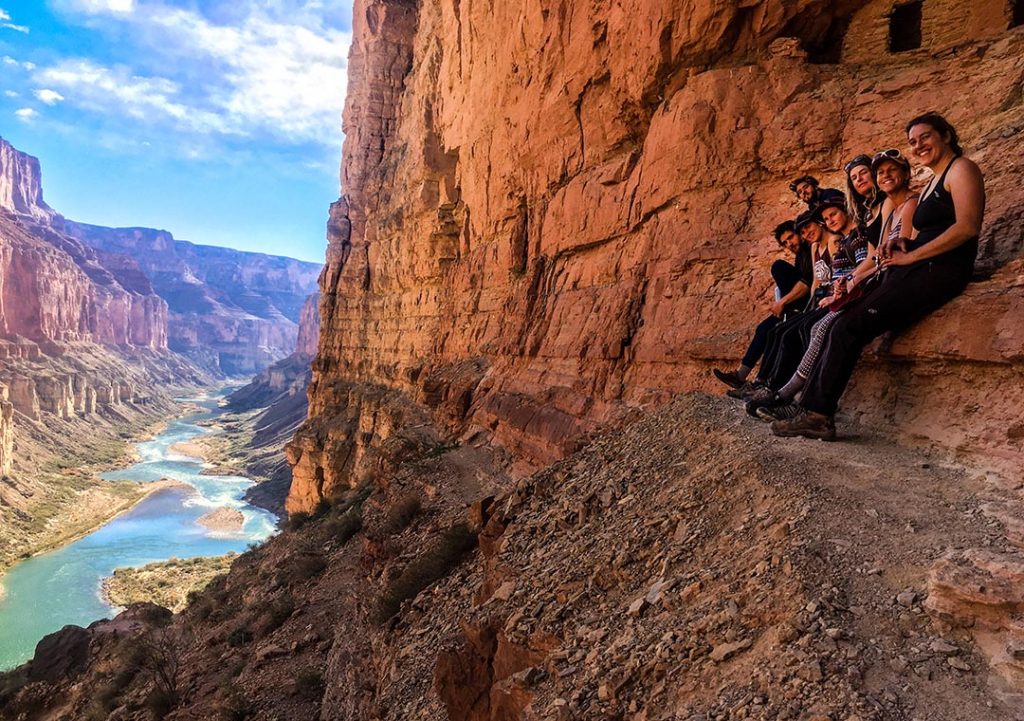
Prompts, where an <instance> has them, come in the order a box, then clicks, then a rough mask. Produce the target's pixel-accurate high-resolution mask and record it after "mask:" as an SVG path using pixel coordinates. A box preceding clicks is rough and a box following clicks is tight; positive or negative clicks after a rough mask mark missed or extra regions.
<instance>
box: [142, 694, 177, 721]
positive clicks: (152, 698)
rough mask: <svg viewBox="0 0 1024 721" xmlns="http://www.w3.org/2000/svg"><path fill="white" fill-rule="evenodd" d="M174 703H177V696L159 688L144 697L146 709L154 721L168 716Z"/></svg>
mask: <svg viewBox="0 0 1024 721" xmlns="http://www.w3.org/2000/svg"><path fill="white" fill-rule="evenodd" d="M176 703H178V697H177V695H176V694H175V693H173V692H169V691H166V690H165V689H162V688H160V687H159V686H157V687H156V688H154V689H153V690H152V691H150V692H149V695H148V696H146V709H147V710H148V711H149V714H150V716H151V717H152V718H153V719H155V720H156V721H160V719H162V718H164V717H165V716H166V715H167V714H169V713H170V712H171V709H173V708H174V705H175V704H176Z"/></svg>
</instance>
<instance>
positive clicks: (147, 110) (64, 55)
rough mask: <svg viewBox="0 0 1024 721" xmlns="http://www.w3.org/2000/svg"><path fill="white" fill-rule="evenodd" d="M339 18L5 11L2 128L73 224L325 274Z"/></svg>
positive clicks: (164, 4) (207, 8)
mask: <svg viewBox="0 0 1024 721" xmlns="http://www.w3.org/2000/svg"><path fill="white" fill-rule="evenodd" d="M0 2H2V0H0ZM336 5H337V7H333V6H332V9H331V10H329V11H328V10H326V9H324V8H322V7H320V3H308V2H300V1H299V0H283V1H282V2H275V3H269V4H268V3H264V2H256V1H255V0H250V1H242V2H238V1H232V2H220V1H215V2H208V3H203V4H202V7H201V8H197V7H196V4H195V3H192V2H185V1H184V0H51V1H50V2H45V1H44V0H27V1H26V2H19V3H18V7H17V13H16V16H15V17H13V18H12V13H11V12H8V11H7V10H0V13H2V14H0V24H2V28H0V33H3V34H2V35H0V56H2V58H3V60H2V62H3V63H4V65H5V66H6V68H7V72H5V73H4V77H3V80H2V81H0V82H3V84H4V85H3V87H2V88H0V90H2V91H3V96H2V97H0V116H2V115H4V114H6V115H8V117H11V116H13V117H14V118H16V119H17V120H18V121H19V122H17V123H14V124H13V130H12V131H10V132H9V133H8V134H9V136H10V137H11V139H12V140H14V142H15V143H16V144H18V145H19V146H21V147H24V148H26V149H29V150H30V151H31V152H33V154H36V155H38V156H40V157H41V158H42V160H43V161H44V163H45V164H46V165H47V167H48V168H50V169H51V170H50V175H51V178H52V179H55V180H56V183H53V182H51V187H52V188H53V191H52V194H53V195H54V196H56V197H57V199H58V202H59V204H60V205H61V207H62V208H64V209H66V210H67V211H68V212H70V213H71V214H72V215H73V216H74V217H76V218H78V219H81V220H86V221H90V222H97V223H103V224H106V225H139V224H145V225H151V226H156V227H173V228H174V229H175V230H176V231H178V232H180V233H182V234H184V235H185V236H186V237H193V238H196V239H197V240H202V241H204V242H214V243H218V244H222V245H228V246H232V247H238V248H243V249H247V250H262V251H267V252H288V253H289V254H292V255H297V256H300V257H303V258H307V259H310V260H320V259H321V258H322V252H323V240H322V237H323V230H322V228H323V208H324V207H326V206H327V205H328V203H329V202H330V201H331V200H333V199H335V198H336V197H337V192H338V188H337V167H338V160H339V155H340V145H341V134H340V131H339V127H338V126H339V117H340V112H341V107H342V105H343V104H344V95H345V70H346V65H347V55H348V47H349V44H350V28H349V16H350V12H351V9H350V5H349V6H348V7H346V5H347V3H345V2H339V3H337V4H336ZM8 26H17V28H18V29H21V30H24V31H25V32H15V31H14V30H13V29H11V28H9V27H8ZM3 28H6V29H3ZM69 147H70V148H72V149H73V150H74V152H71V153H68V148H69ZM65 180H66V181H67V182H64V181H65ZM85 186H90V190H87V191H85V192H84V193H83V192H81V189H82V188H83V187H85ZM71 187H74V188H76V192H75V194H74V195H65V194H64V193H65V191H64V188H71Z"/></svg>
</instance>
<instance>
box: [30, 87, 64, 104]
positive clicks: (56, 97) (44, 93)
mask: <svg viewBox="0 0 1024 721" xmlns="http://www.w3.org/2000/svg"><path fill="white" fill-rule="evenodd" d="M34 95H35V96H36V98H37V99H38V100H39V101H41V102H43V103H46V104H47V105H56V104H57V103H59V102H60V101H61V100H63V99H64V96H63V95H61V94H60V93H58V92H57V91H56V90H50V89H49V88H41V89H39V90H36V91H35V93H34Z"/></svg>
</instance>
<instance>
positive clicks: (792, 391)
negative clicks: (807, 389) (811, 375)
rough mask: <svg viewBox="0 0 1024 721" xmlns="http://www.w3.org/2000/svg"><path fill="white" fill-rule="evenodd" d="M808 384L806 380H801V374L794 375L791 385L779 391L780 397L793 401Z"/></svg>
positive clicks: (790, 380)
mask: <svg viewBox="0 0 1024 721" xmlns="http://www.w3.org/2000/svg"><path fill="white" fill-rule="evenodd" d="M806 382H807V379H806V378H801V377H800V374H799V373H794V374H793V377H792V378H790V379H789V383H787V384H786V385H784V386H782V388H780V389H779V397H780V398H785V399H786V400H787V401H791V400H793V399H794V398H796V394H797V393H799V392H800V389H801V388H803V387H804V383H806Z"/></svg>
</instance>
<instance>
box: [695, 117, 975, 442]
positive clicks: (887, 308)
mask: <svg viewBox="0 0 1024 721" xmlns="http://www.w3.org/2000/svg"><path fill="white" fill-rule="evenodd" d="M906 133H907V138H908V141H909V147H910V156H911V158H913V160H914V161H916V162H917V163H920V164H921V165H923V166H925V167H927V168H928V169H929V170H930V171H931V173H932V175H931V179H930V180H929V181H928V183H927V184H926V186H925V187H924V188H923V189H922V190H921V191H920V192H917V191H915V190H913V189H912V188H911V161H910V159H908V158H907V157H906V156H904V155H903V153H902V152H900V151H899V150H898V149H895V148H892V149H889V150H883V151H881V152H879V153H877V154H875V155H874V156H868V155H858V156H857V157H855V158H854V159H853V160H851V161H850V162H848V163H847V164H846V166H845V167H844V170H845V173H846V186H847V188H846V193H843V192H842V191H840V190H837V189H835V188H822V187H819V183H818V180H817V179H816V178H813V177H811V176H804V177H802V178H798V179H797V180H795V181H793V183H792V185H791V186H790V188H791V189H792V191H793V192H794V193H795V194H796V196H797V197H798V198H799V199H800V200H801V201H802V202H803V203H805V204H806V205H807V210H806V211H804V212H802V213H800V215H799V216H797V218H796V219H795V220H787V221H786V222H784V223H781V224H779V226H778V227H776V228H775V239H776V241H777V242H778V243H779V245H780V246H782V247H783V248H785V249H787V250H788V251H789V252H791V253H793V256H794V259H793V262H792V263H789V262H787V261H783V260H778V261H776V262H775V263H774V264H773V265H772V268H771V274H772V278H773V280H774V281H775V300H774V302H773V303H772V304H771V306H770V307H769V310H770V315H769V316H768V317H767V318H765V319H764V320H763V321H762V322H761V323H760V324H759V325H758V326H757V328H756V329H755V331H754V336H753V338H752V340H751V341H750V345H749V346H748V348H747V352H746V354H745V355H744V356H743V360H742V361H741V362H740V365H739V367H738V368H736V369H735V370H732V371H723V370H719V369H715V370H714V374H715V376H716V377H717V378H718V379H719V380H720V381H722V382H723V383H725V384H726V385H728V386H729V387H730V390H729V391H728V394H729V395H730V396H732V397H733V398H738V399H741V400H743V401H746V409H747V413H749V414H750V415H752V416H756V417H759V418H761V419H763V420H766V421H770V422H771V424H772V432H773V433H775V434H776V435H778V436H804V437H807V438H821V439H824V440H834V439H835V437H836V430H835V420H834V416H835V413H836V410H837V408H838V405H839V399H840V398H841V397H842V395H843V392H844V390H845V389H846V386H847V384H848V383H849V381H850V377H851V375H852V374H853V369H854V367H855V366H856V364H857V360H858V359H859V358H860V355H861V352H862V351H863V350H864V348H865V346H867V345H868V343H870V342H871V341H872V340H873V339H874V338H876V337H878V336H879V335H881V334H883V333H885V332H887V331H899V330H901V329H903V328H906V327H907V326H909V325H911V324H913V323H915V322H916V321H918V320H920V319H921V318H923V317H924V316H926V315H928V314H929V313H931V312H933V311H935V310H936V309H938V308H939V307H940V306H942V305H944V304H945V303H947V302H949V301H950V300H952V299H953V298H955V297H956V296H958V295H959V294H960V293H962V292H963V290H964V288H965V287H966V286H967V283H968V281H969V280H970V278H971V274H972V272H973V269H974V260H975V257H976V256H977V253H978V234H979V232H980V230H981V223H982V217H983V215H984V212H985V186H984V181H983V179H982V175H981V171H980V170H979V169H978V166H977V165H976V164H975V163H974V162H972V161H971V160H969V159H967V158H965V157H964V156H963V150H962V149H961V147H960V141H959V137H958V135H957V132H956V129H955V128H953V126H952V125H950V124H949V122H947V121H946V119H945V118H943V117H942V116H941V115H939V114H937V113H927V114H925V115H921V116H919V117H916V118H914V119H913V120H911V121H910V122H909V123H908V124H907V126H906ZM755 368H756V369H757V370H756V373H755ZM751 374H754V375H753V377H751Z"/></svg>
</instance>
